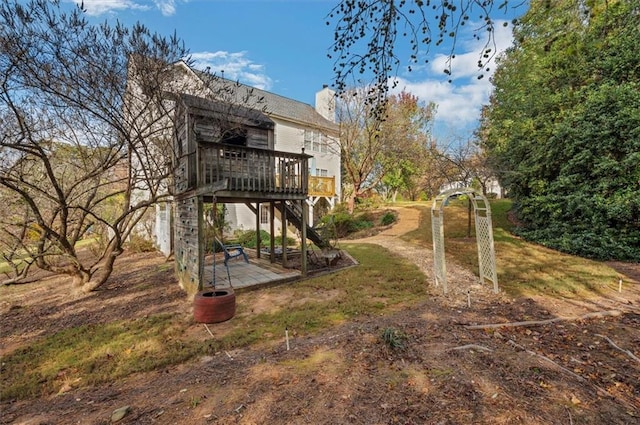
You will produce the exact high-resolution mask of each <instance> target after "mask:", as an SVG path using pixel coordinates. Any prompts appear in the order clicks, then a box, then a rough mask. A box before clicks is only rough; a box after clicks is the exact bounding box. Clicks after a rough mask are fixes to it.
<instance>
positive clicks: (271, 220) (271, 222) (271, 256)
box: [269, 201, 276, 263]
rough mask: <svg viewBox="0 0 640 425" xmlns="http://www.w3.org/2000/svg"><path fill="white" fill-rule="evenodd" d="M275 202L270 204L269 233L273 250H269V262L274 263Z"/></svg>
mask: <svg viewBox="0 0 640 425" xmlns="http://www.w3.org/2000/svg"><path fill="white" fill-rule="evenodd" d="M274 210H275V208H274V201H271V202H269V233H270V234H271V235H270V237H269V243H270V245H269V246H270V247H271V249H270V250H269V261H271V262H272V263H275V262H276V252H275V237H274V236H273V235H274V232H275V228H276V225H275V224H274V220H275V214H274Z"/></svg>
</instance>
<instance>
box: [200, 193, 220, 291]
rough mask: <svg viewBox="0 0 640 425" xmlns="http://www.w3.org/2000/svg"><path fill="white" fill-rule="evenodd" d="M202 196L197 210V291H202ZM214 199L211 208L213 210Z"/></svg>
mask: <svg viewBox="0 0 640 425" xmlns="http://www.w3.org/2000/svg"><path fill="white" fill-rule="evenodd" d="M203 204H204V202H203V200H202V196H198V203H197V207H196V208H197V209H198V211H197V212H196V214H198V291H202V290H203V289H204V251H205V246H204V231H203V230H204V208H203ZM215 206H216V204H215V198H214V204H213V207H214V208H215Z"/></svg>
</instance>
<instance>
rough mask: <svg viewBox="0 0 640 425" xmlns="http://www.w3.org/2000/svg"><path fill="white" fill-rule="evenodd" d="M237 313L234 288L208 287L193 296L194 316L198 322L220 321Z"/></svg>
mask: <svg viewBox="0 0 640 425" xmlns="http://www.w3.org/2000/svg"><path fill="white" fill-rule="evenodd" d="M235 314H236V294H235V293H234V292H233V289H206V290H204V291H200V292H198V293H197V294H196V295H195V297H194V298H193V318H194V320H195V321H196V322H198V323H219V322H224V321H225V320H229V319H231V318H232V317H233V316H234V315H235Z"/></svg>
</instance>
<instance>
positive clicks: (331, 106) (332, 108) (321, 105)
mask: <svg viewBox="0 0 640 425" xmlns="http://www.w3.org/2000/svg"><path fill="white" fill-rule="evenodd" d="M316 111H317V112H318V113H319V114H320V115H322V116H323V117H325V118H326V119H328V120H329V121H331V122H336V92H334V91H333V90H331V89H330V88H329V86H328V85H327V84H323V85H322V90H320V91H319V92H317V93H316Z"/></svg>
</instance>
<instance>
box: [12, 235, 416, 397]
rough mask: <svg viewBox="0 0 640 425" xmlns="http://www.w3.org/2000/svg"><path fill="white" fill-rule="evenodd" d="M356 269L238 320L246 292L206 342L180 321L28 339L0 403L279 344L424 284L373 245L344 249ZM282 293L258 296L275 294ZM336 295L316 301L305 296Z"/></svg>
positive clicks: (163, 319) (314, 282) (297, 288)
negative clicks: (227, 323) (221, 330)
mask: <svg viewBox="0 0 640 425" xmlns="http://www.w3.org/2000/svg"><path fill="white" fill-rule="evenodd" d="M348 250H349V252H350V253H351V254H352V255H354V256H355V257H356V258H357V259H358V261H360V263H361V266H360V267H358V268H352V269H347V270H343V271H340V272H338V273H335V274H332V275H330V276H322V277H318V278H314V279H309V280H306V281H303V282H299V283H297V284H296V285H292V286H290V287H287V289H286V290H287V291H288V292H290V299H291V300H298V301H299V302H297V303H296V304H295V305H290V304H287V305H286V307H285V308H282V309H278V308H274V309H272V311H270V312H265V313H259V314H254V313H251V314H242V313H243V312H248V311H249V309H250V308H251V307H252V306H251V303H250V300H251V296H252V295H251V294H255V293H248V294H244V295H243V296H241V297H239V300H238V313H237V314H236V317H234V319H233V321H234V322H233V327H232V328H231V329H230V331H229V332H228V333H226V334H225V335H224V336H221V337H218V338H215V339H210V340H207V341H197V340H191V339H185V338H183V337H182V335H183V334H184V333H185V331H186V329H187V328H188V327H189V326H190V325H191V324H192V323H191V321H190V320H185V319H184V317H182V316H176V315H156V316H150V317H148V318H144V319H137V320H133V321H131V320H122V321H117V322H113V323H108V324H94V325H87V326H82V327H78V328H73V329H67V330H63V331H59V332H56V333H54V334H52V335H48V336H45V337H43V338H40V339H36V340H34V341H33V342H31V343H30V344H29V345H28V346H26V347H23V348H20V349H18V350H16V351H14V352H12V353H10V354H8V355H6V356H4V357H3V359H2V362H3V366H2V376H3V381H4V382H3V386H2V392H1V393H0V399H2V400H12V399H25V398H33V397H39V396H43V395H50V394H55V393H57V392H59V391H60V390H61V389H62V388H65V386H67V385H69V383H74V385H99V384H102V383H106V382H113V381H115V380H117V379H120V378H122V377H125V376H127V375H130V374H132V373H136V372H145V371H151V370H156V369H159V368H162V367H165V366H167V365H171V364H178V363H183V362H185V361H188V360H190V359H194V358H196V357H198V356H201V355H206V354H209V355H211V354H214V353H217V352H220V351H222V350H231V349H234V348H240V347H246V346H249V345H254V344H261V343H274V342H276V341H281V340H282V337H283V335H284V330H285V329H289V332H290V335H294V334H295V335H297V337H300V336H304V335H311V334H315V333H317V332H320V331H322V330H324V329H327V328H329V327H331V326H335V325H336V324H340V323H343V322H345V321H347V320H350V319H351V318H354V317H356V316H360V315H374V314H375V315H381V314H389V313H391V312H394V311H397V310H398V309H401V308H404V307H405V306H408V305H412V304H415V303H417V302H419V301H420V300H422V299H424V297H425V295H426V284H425V277H424V275H423V274H422V273H421V272H420V271H419V270H418V268H417V267H415V266H413V265H410V264H408V263H406V262H405V261H404V260H402V259H401V258H400V257H394V256H390V255H389V254H388V253H387V252H386V251H385V250H384V249H383V248H381V247H379V246H376V245H351V246H348ZM282 290H283V289H282V288H278V287H274V288H268V289H264V290H261V291H260V295H261V296H265V297H269V296H277V295H279V294H281V293H282ZM329 292H330V293H336V294H337V296H333V297H324V296H318V297H316V298H312V297H309V294H313V293H320V294H326V293H329Z"/></svg>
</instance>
